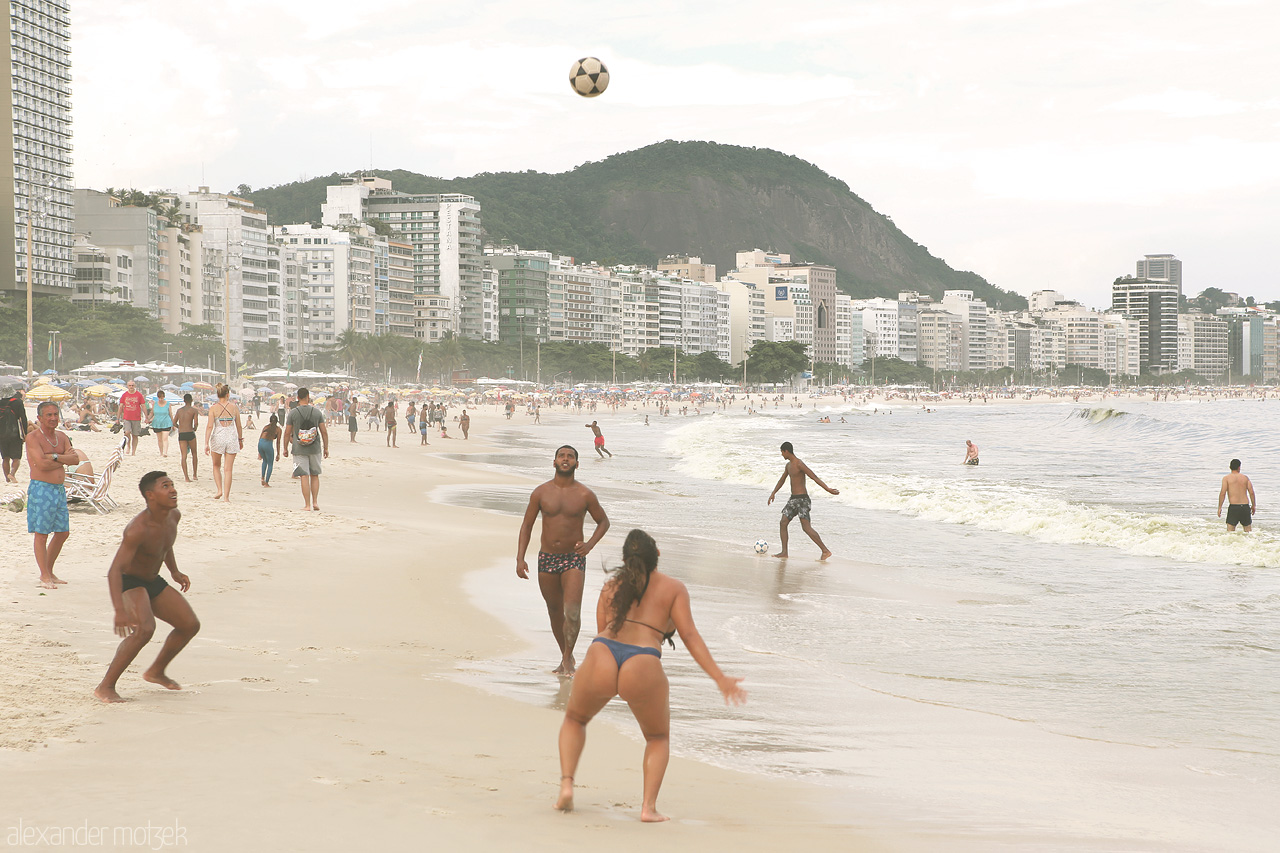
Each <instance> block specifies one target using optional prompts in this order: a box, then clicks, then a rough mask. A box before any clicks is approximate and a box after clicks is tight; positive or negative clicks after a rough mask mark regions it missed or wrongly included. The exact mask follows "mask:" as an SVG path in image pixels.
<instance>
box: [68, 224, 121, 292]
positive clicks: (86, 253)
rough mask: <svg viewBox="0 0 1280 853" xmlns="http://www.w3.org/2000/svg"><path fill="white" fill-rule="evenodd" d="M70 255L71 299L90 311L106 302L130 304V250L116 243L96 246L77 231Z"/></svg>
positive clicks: (87, 237)
mask: <svg viewBox="0 0 1280 853" xmlns="http://www.w3.org/2000/svg"><path fill="white" fill-rule="evenodd" d="M74 257H75V266H74V268H73V269H74V271H75V272H74V276H75V277H74V281H75V287H74V288H73V289H72V292H71V301H72V302H74V303H75V304H77V305H80V306H82V307H85V308H88V309H90V310H93V309H94V308H96V307H97V306H99V305H106V304H114V303H125V304H129V305H132V304H133V287H134V283H133V274H134V259H133V253H132V252H131V251H129V250H128V249H124V248H120V247H118V246H98V245H95V244H94V243H93V242H91V241H90V239H89V236H88V235H87V234H77V235H76V241H75V254H74Z"/></svg>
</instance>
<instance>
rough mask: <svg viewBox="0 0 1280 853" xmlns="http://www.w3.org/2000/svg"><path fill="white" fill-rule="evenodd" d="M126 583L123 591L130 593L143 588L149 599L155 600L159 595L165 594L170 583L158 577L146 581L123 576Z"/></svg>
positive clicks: (123, 585) (122, 585)
mask: <svg viewBox="0 0 1280 853" xmlns="http://www.w3.org/2000/svg"><path fill="white" fill-rule="evenodd" d="M122 579H123V581H124V583H122V584H121V587H122V591H124V592H128V591H129V590H131V589H137V588H138V587H142V588H143V589H145V590H146V591H147V597H148V598H152V599H154V598H155V597H156V596H157V595H159V594H160V593H162V592H164V591H165V589H166V588H167V587H168V586H169V582H168V581H166V580H165V579H164V578H162V577H160V576H159V575H156V576H155V577H153V578H152V579H151V580H145V579H143V578H140V577H136V576H135V575H123V576H122Z"/></svg>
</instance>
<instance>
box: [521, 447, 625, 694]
mask: <svg viewBox="0 0 1280 853" xmlns="http://www.w3.org/2000/svg"><path fill="white" fill-rule="evenodd" d="M554 467H555V475H554V476H553V477H552V478H551V479H550V480H548V481H547V482H545V483H543V484H542V485H540V486H538V487H537V488H535V489H534V490H533V493H532V494H531V495H529V506H528V508H526V509H525V511H524V520H523V521H522V522H521V524H520V539H519V541H518V542H517V543H516V576H517V577H520V578H524V579H526V580H527V579H528V578H529V564H528V563H526V562H525V559H524V556H525V552H527V551H528V550H529V539H530V537H531V536H532V535H533V522H534V520H535V519H537V517H538V514H539V513H541V514H542V541H541V544H540V547H539V549H538V588H539V590H541V592H542V598H543V600H545V601H546V603H547V615H548V616H549V617H550V619H551V633H552V634H553V635H554V636H555V638H556V643H557V644H558V645H559V646H560V665H559V666H557V667H556V668H555V669H554V670H552V671H553V672H554V673H555V674H557V675H564V676H569V677H572V676H573V671H574V669H575V668H576V667H577V662H576V661H575V660H574V657H573V648H574V646H575V645H576V644H577V642H578V631H579V630H580V629H581V628H582V587H583V583H584V582H585V580H586V573H587V554H590V553H591V549H592V548H594V547H595V546H596V543H597V542H599V541H600V540H601V538H603V537H604V534H605V533H606V532H607V531H608V530H609V516H607V515H605V513H604V509H602V508H601V506H600V501H599V500H597V499H596V495H595V492H593V491H591V490H590V489H588V488H587V487H586V486H584V485H582V484H581V483H579V482H578V481H577V480H576V479H575V478H574V472H575V471H576V470H577V468H578V451H577V450H575V449H574V448H572V447H570V446H569V445H567V444H566V445H563V446H562V447H559V448H557V449H556V455H555V465H554ZM587 513H591V518H592V520H594V521H595V523H596V529H595V532H594V533H592V534H591V538H590V539H589V540H587V541H586V542H584V541H582V540H583V536H584V534H583V523H584V522H585V520H586V516H587Z"/></svg>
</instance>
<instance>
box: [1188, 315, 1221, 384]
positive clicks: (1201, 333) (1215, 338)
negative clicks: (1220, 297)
mask: <svg viewBox="0 0 1280 853" xmlns="http://www.w3.org/2000/svg"><path fill="white" fill-rule="evenodd" d="M1229 352H1230V349H1229V344H1228V335H1227V321H1226V320H1224V319H1222V318H1221V317H1214V316H1213V315H1211V314H1204V313H1201V312H1199V311H1191V312H1189V313H1187V314H1180V315H1179V316H1178V370H1194V371H1195V372H1196V375H1198V376H1199V377H1201V378H1202V379H1205V380H1206V381H1209V382H1221V381H1222V380H1223V379H1224V378H1225V377H1226V374H1227V367H1228V366H1230V357H1229Z"/></svg>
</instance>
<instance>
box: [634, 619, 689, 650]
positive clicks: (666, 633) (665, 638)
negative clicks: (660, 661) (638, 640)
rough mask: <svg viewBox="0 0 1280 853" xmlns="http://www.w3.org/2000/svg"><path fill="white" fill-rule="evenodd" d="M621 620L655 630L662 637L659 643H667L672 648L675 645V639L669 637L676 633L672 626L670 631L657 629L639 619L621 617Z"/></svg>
mask: <svg viewBox="0 0 1280 853" xmlns="http://www.w3.org/2000/svg"><path fill="white" fill-rule="evenodd" d="M622 621H623V622H630V623H631V624H633V625H643V626H644V627H646V628H648V629H649V630H650V631H656V632H657V633H658V634H661V635H662V639H661V640H660V641H659V645H661V644H662V643H667V644H669V645H670V646H671V648H673V649H674V648H675V647H676V641H675V640H673V639H671V638H672V637H674V636H675V634H676V631H675V629H674V628H672V629H671V630H670V631H659V630H658V629H657V628H655V627H653V626H652V625H650V624H649V623H648V622H641V621H640V620H639V619H623V620H622Z"/></svg>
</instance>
